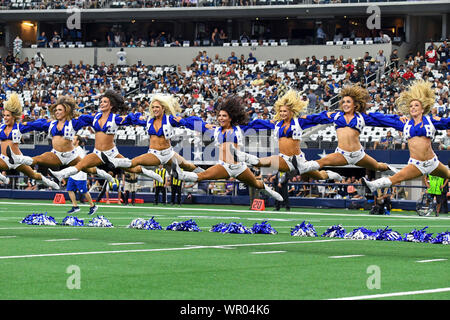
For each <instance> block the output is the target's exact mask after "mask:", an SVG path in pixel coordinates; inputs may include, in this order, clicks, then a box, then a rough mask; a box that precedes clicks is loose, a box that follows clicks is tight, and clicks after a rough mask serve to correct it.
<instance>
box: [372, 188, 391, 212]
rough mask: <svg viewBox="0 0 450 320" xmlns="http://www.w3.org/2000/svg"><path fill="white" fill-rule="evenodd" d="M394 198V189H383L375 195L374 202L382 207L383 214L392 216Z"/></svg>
mask: <svg viewBox="0 0 450 320" xmlns="http://www.w3.org/2000/svg"><path fill="white" fill-rule="evenodd" d="M392 197H393V194H392V188H383V189H380V190H378V191H377V192H376V193H375V198H374V202H375V203H376V204H377V205H379V206H380V208H381V209H382V212H383V214H384V213H386V214H390V212H391V210H392ZM386 211H387V212H386Z"/></svg>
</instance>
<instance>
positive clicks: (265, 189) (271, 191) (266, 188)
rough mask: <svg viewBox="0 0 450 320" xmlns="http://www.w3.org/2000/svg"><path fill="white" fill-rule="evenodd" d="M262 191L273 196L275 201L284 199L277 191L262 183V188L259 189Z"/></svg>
mask: <svg viewBox="0 0 450 320" xmlns="http://www.w3.org/2000/svg"><path fill="white" fill-rule="evenodd" d="M261 192H262V193H265V194H267V195H268V196H269V197H272V198H274V199H275V200H277V201H280V202H281V201H284V199H283V197H282V196H281V194H279V193H278V192H276V191H275V190H273V189H272V188H270V187H269V186H268V185H267V184H265V183H264V189H262V190H261Z"/></svg>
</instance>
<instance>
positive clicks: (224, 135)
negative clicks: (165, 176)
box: [172, 96, 283, 201]
mask: <svg viewBox="0 0 450 320" xmlns="http://www.w3.org/2000/svg"><path fill="white" fill-rule="evenodd" d="M194 118H196V119H194ZM186 120H187V121H186V127H187V128H189V129H193V130H201V131H202V132H203V133H205V132H207V131H209V133H210V134H212V135H213V136H214V140H215V145H216V147H218V148H219V164H216V165H214V166H212V167H209V168H208V169H207V170H205V171H204V172H199V173H195V172H187V171H182V170H181V169H180V167H179V165H178V163H177V161H173V162H172V174H173V175H174V177H175V179H179V180H184V181H189V182H198V181H202V180H219V179H228V178H230V177H232V178H236V179H238V180H240V181H242V182H244V183H245V184H247V185H249V186H251V187H254V188H256V189H260V190H261V191H262V192H264V193H266V194H267V195H269V196H271V197H273V198H275V199H276V200H278V201H283V197H282V196H281V195H280V194H279V193H278V192H276V191H274V190H272V189H271V188H270V187H269V186H267V185H266V184H265V183H263V182H262V181H260V180H256V177H255V175H254V174H253V173H252V172H251V171H250V169H249V168H248V167H247V165H246V164H245V162H236V161H235V160H234V156H233V155H232V154H231V153H230V146H229V145H230V144H234V145H237V146H238V147H239V148H242V147H243V144H244V132H245V131H246V130H248V129H250V128H254V127H255V126H254V125H245V124H246V123H247V122H248V114H247V113H246V112H245V109H244V106H243V101H242V99H240V98H239V97H236V96H231V97H228V98H227V99H225V100H224V101H223V102H222V103H221V104H220V105H219V108H218V116H217V121H218V123H219V126H218V127H217V128H215V129H214V130H212V129H210V128H209V127H208V125H206V123H205V122H203V121H202V120H201V119H200V118H198V117H190V118H189V119H186ZM197 121H200V122H201V129H199V127H200V126H198V125H195V122H197Z"/></svg>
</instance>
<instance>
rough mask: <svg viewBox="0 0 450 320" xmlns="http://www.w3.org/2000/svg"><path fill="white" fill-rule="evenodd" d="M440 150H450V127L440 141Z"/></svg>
mask: <svg viewBox="0 0 450 320" xmlns="http://www.w3.org/2000/svg"><path fill="white" fill-rule="evenodd" d="M439 149H440V150H450V129H448V130H447V135H446V136H445V137H444V138H443V139H442V140H441V141H440V142H439Z"/></svg>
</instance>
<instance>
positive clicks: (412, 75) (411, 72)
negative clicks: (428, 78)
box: [402, 67, 416, 81]
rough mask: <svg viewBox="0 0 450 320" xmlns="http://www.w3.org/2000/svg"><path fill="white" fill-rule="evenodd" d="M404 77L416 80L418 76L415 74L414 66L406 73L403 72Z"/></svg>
mask: <svg viewBox="0 0 450 320" xmlns="http://www.w3.org/2000/svg"><path fill="white" fill-rule="evenodd" d="M402 78H403V79H405V80H407V81H409V80H414V79H415V78H416V77H415V76H414V72H413V68H412V67H409V68H408V69H407V71H406V72H405V73H403V75H402Z"/></svg>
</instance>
